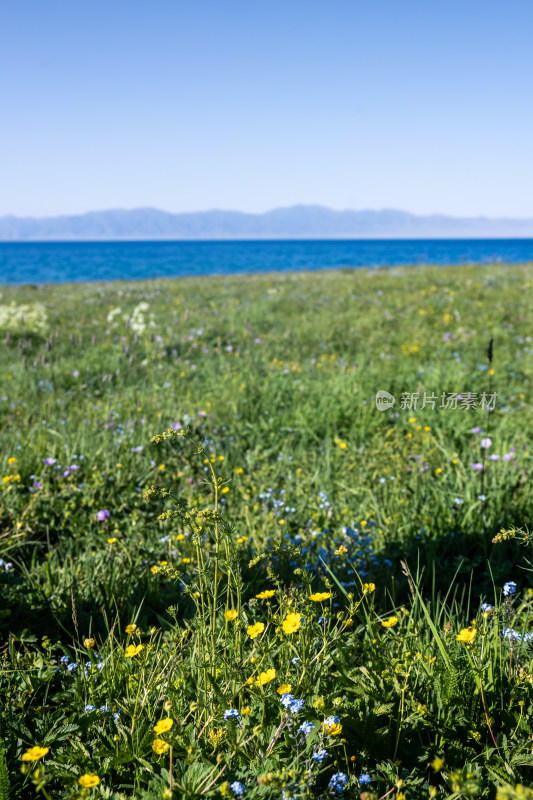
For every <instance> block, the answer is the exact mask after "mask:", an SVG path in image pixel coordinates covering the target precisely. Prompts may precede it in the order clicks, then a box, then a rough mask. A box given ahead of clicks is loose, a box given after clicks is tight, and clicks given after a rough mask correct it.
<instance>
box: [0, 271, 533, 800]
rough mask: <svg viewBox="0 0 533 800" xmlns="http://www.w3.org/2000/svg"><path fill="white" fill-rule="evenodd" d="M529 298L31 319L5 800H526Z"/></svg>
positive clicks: (3, 706)
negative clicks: (431, 399) (283, 690)
mask: <svg viewBox="0 0 533 800" xmlns="http://www.w3.org/2000/svg"><path fill="white" fill-rule="evenodd" d="M532 286H533V267H532V266H531V265H512V266H506V265H502V266H490V267H480V266H463V267H450V268H429V267H427V268H416V269H410V268H402V269H391V270H355V271H349V270H342V271H336V272H317V273H313V274H303V275H291V274H287V275H285V274H282V275H264V276H254V277H244V278H243V277H238V278H237V277H231V278H209V279H201V280H193V279H186V280H179V281H178V280H175V281H144V282H136V283H109V284H84V285H79V286H74V285H69V286H44V287H20V288H6V289H4V290H3V296H2V297H1V298H0V326H2V325H3V329H2V330H1V331H0V334H1V337H2V340H3V344H0V361H1V370H0V375H1V379H0V382H1V384H2V386H1V388H0V397H1V399H0V421H1V425H0V439H1V445H2V446H1V448H0V452H1V453H2V455H1V456H0V460H1V466H0V469H1V470H2V472H1V473H0V488H1V506H0V559H3V562H4V564H3V565H2V566H0V591H1V593H2V594H1V597H2V602H1V606H0V652H1V653H2V660H1V662H0V664H1V666H0V734H1V736H0V739H3V741H4V749H5V756H4V755H3V751H1V752H0V798H3V797H4V796H5V797H7V796H11V797H15V798H25V797H34V796H36V795H38V794H39V793H41V794H42V795H43V796H44V797H48V798H72V797H81V796H85V794H87V795H88V796H91V795H92V796H103V797H108V798H115V800H119V798H120V800H123V799H124V798H133V797H135V798H144V799H145V800H148V798H163V797H167V798H168V797H171V796H172V797H180V798H181V797H183V798H201V797H210V796H213V797H219V796H228V797H232V796H238V793H239V792H240V790H241V787H240V784H242V787H243V791H244V795H243V796H245V797H247V798H251V799H252V800H255V798H257V799H259V798H267V799H269V798H278V797H282V796H283V797H284V798H285V799H286V800H289V798H306V797H307V798H311V797H312V798H319V797H330V796H337V797H341V795H342V796H344V797H345V798H353V797H358V796H359V795H360V794H361V793H363V794H364V793H365V792H366V793H367V794H368V798H366V797H363V800H377V799H378V798H381V797H382V796H385V795H387V796H391V797H393V798H394V800H403V798H402V795H404V794H405V796H406V798H407V800H410V798H413V799H414V798H424V799H426V798H430V797H439V798H451V797H458V796H464V797H468V798H471V797H478V796H479V797H491V798H492V797H494V796H495V794H496V792H497V791H498V800H531V799H530V797H529V795H528V794H527V792H528V791H529V790H526V789H524V788H522V789H520V788H518V789H517V788H516V786H517V784H522V785H523V784H528V783H529V784H532V783H533V754H532V747H531V741H532V734H533V727H532V725H531V714H532V712H533V694H532V693H533V649H532V646H531V645H530V644H529V640H528V637H527V636H524V634H527V633H529V631H530V629H533V620H532V609H533V589H532V586H533V585H532V582H531V577H530V572H529V571H528V570H529V567H528V561H527V549H525V548H527V546H528V544H529V537H528V533H527V531H528V524H530V516H531V508H532V506H533V503H532V495H533V492H532V489H531V485H532V484H531V478H532V474H531V473H532V459H531V455H530V452H529V445H530V442H531V432H532V427H533V423H532V414H531V390H530V381H531V364H532V359H531V354H532V352H533V345H532V343H531V339H530V337H531V335H532V334H531V332H532V328H533V326H532V324H531V323H532V317H533V310H532V307H531V303H530V298H531V287H532ZM13 303H14V304H15V306H13V305H12V304H13ZM144 303H145V304H147V305H140V304H144ZM2 304H3V308H2ZM21 305H24V306H25V308H24V309H23V310H22V313H21V310H20V308H19V307H20V306H21ZM114 309H120V310H119V311H115V310H114ZM491 339H492V340H493V358H492V361H491V362H490V363H489V362H488V358H487V351H488V347H489V342H490V340H491ZM379 390H386V391H388V392H391V393H392V394H394V395H395V397H396V403H395V405H394V407H393V408H391V409H389V410H386V411H379V410H377V409H376V405H375V395H376V393H377V392H378V391H379ZM424 392H425V393H426V396H429V395H435V397H436V402H435V407H434V408H432V407H431V403H427V404H426V407H425V408H420V407H417V408H416V409H415V408H409V407H403V406H404V405H405V404H404V403H402V401H401V397H402V395H404V394H405V396H406V395H407V394H409V395H411V394H412V393H419V396H420V398H422V397H423V394H424ZM468 392H470V393H475V394H476V398H475V404H474V405H475V407H471V408H464V407H461V406H462V403H463V400H461V399H459V400H458V402H457V408H455V409H454V408H445V407H441V406H442V401H441V397H442V395H443V393H444V395H445V398H448V397H449V396H450V395H451V394H452V393H455V394H462V396H463V399H464V396H465V394H466V393H468ZM494 394H496V404H495V405H496V407H495V410H494V411H492V412H488V411H487V410H486V408H483V407H481V405H482V403H481V402H480V400H481V398H482V396H483V395H485V396H487V397H490V396H491V395H494ZM420 405H421V400H419V402H418V406H420ZM478 429H482V433H478V432H476V431H477V430H478ZM168 430H170V431H171V433H170V434H167V435H166V436H160V434H163V433H164V432H165V431H168ZM182 434H185V435H182ZM154 437H155V438H154ZM487 437H488V438H490V440H491V444H490V446H488V447H483V446H482V444H481V443H482V441H483V440H484V439H486V438H487ZM485 444H486V442H485ZM491 455H492V456H499V458H498V459H494V458H492V459H491V458H490V456H491ZM52 460H53V463H45V462H51V461H52ZM473 464H482V465H483V467H484V469H482V470H481V469H476V468H475V467H473V466H472V465H473ZM483 498H484V499H483ZM104 510H105V511H106V512H108V513H107V514H105V515H103V514H100V515H98V512H99V511H101V512H102V511H104ZM98 516H100V517H102V519H99V518H98ZM502 530H503V531H507V532H508V533H506V534H505V535H502V534H500V535H498V532H499V531H502ZM513 531H514V532H513ZM495 537H498V539H499V540H500V541H498V542H497V543H493V539H494V538H495ZM6 564H10V565H12V566H9V568H8V569H6V566H5V565H6ZM508 581H515V582H516V583H517V592H516V593H515V594H512V595H509V596H507V597H505V596H502V587H503V585H504V584H505V583H506V582H508ZM265 590H271V591H273V592H274V594H273V595H272V597H271V598H265V599H261V598H257V597H256V595H257V594H259V593H261V592H263V591H265ZM317 593H324V594H325V595H326V597H325V599H323V600H319V599H317V600H313V599H311V596H312V595H316V594H317ZM482 602H487V603H490V604H491V605H492V606H494V610H490V611H485V612H484V611H483V610H482V608H481V603H482ZM227 611H231V612H235V613H234V614H229V615H227V616H229V617H233V616H234V617H235V618H234V619H231V618H230V619H227V618H226V617H225V612H227ZM291 615H292V616H291ZM287 618H288V619H289V622H291V621H292V622H293V625H292V628H291V625H290V624H288V623H287V622H286V620H287ZM319 618H321V621H320V622H318V619H319ZM387 620H390V621H391V624H390V625H388V626H384V625H383V622H387ZM395 620H396V621H395ZM284 623H285V624H284ZM128 625H135V626H136V628H135V630H132V629H130V630H132V632H131V633H128V632H127V631H126V627H127V626H128ZM253 626H257V627H255V628H254V627H253ZM262 626H264V627H262ZM469 627H472V628H473V629H474V628H475V635H474V633H473V631H471V633H470V635H467V634H465V636H466V638H467V639H468V638H471V642H470V643H468V642H463V641H460V640H458V639H457V635H458V633H459V632H460V631H461V630H463V629H467V628H469ZM249 629H250V631H251V632H252V633H253V632H254V631H256V632H257V635H256V636H255V637H254V638H251V636H250V635H249V633H248V630H249ZM506 629H512V631H516V632H518V633H519V634H520V637H521V638H520V639H519V638H518V636H516V638H509V637H510V636H515V634H509V633H508V634H507V635H506V636H504V635H503V631H504V630H506ZM87 640H94V644H93V643H92V642H91V641H88V643H85V644H84V642H86V641H87ZM140 645H142V647H140ZM130 646H131V647H130ZM127 648H130V649H129V650H128V649H127ZM96 654H97V655H96ZM131 654H133V655H131ZM61 658H63V661H61ZM73 663H75V664H77V665H78V666H77V668H74V669H69V668H68V666H71V665H72V664H73ZM269 670H275V675H274V676H273V674H272V672H269ZM263 673H265V674H263ZM260 676H262V677H260ZM282 684H290V685H291V687H292V688H291V693H292V694H293V695H294V697H295V698H296V699H297V700H303V701H304V703H303V707H302V708H301V709H300V710H299V711H298V713H295V714H294V715H293V714H292V713H291V710H290V708H285V706H284V705H283V704H282V703H281V702H280V694H279V693H278V692H277V691H276V690H277V688H278V687H280V686H281V685H282ZM86 706H94V707H95V708H94V710H88V711H85V710H84V708H85V707H86ZM101 708H104V709H105V710H100V709H101ZM296 708H297V706H294V707H293V710H295V709H296ZM232 709H233V710H234V711H235V712H238V713H239V716H238V717H235V718H233V719H231V718H230V719H225V718H224V712H225V711H228V710H232ZM226 716H227V715H226ZM331 716H335V717H338V720H339V721H338V723H336V722H335V725H337V724H338V726H341V727H340V728H338V729H337V728H336V727H333V728H331V729H330V730H329V732H328V730H327V729H326V730H325V729H324V727H323V723H324V720H325V719H327V718H328V717H331ZM166 719H169V720H172V726H171V727H170V728H169V730H167V731H166V732H162V733H160V734H157V733H156V732H155V731H154V726H156V725H157V723H158V721H160V720H166ZM304 723H309V724H310V725H311V726H313V727H312V728H311V727H309V726H308V731H307V732H305V731H303V729H302V730H301V731H299V728H300V727H301V726H302V725H303V724H304ZM168 724H170V723H168ZM163 727H164V726H163ZM154 740H156V741H157V742H158V743H157V744H156V745H155V750H154ZM35 746H37V747H41V748H45V749H46V748H48V751H47V752H46V753H45V754H44V755H43V756H42V758H40V759H39V760H38V761H37V762H35V763H33V762H31V761H21V757H22V755H23V754H24V753H25V752H26V751H27V750H28V748H31V747H35ZM322 750H324V751H326V752H327V756H323V758H322V757H321V756H320V757H318V756H317V753H319V752H320V751H322ZM158 751H159V752H158ZM313 755H315V756H317V758H313ZM435 759H443V761H440V760H437V761H435ZM432 765H433V766H432ZM338 773H342V775H343V776H346V786H345V788H344V789H343V790H342V791H340V790H341V788H342V786H341V784H342V783H343V782H344V781H345V779H344V778H336V779H335V778H333V776H334V775H338ZM365 774H368V775H369V776H370V783H369V784H367V783H365V781H364V780H363V781H362V782H361V781H360V780H359V778H360V776H361V775H365ZM84 775H85V776H86V775H97V776H98V778H99V783H98V784H97V785H96V786H95V787H94V788H91V786H90V784H91V782H92V783H96V779H89V778H85V779H83V778H82V783H81V784H80V783H79V779H80V777H82V776H84ZM332 781H333V782H332ZM84 782H85V783H86V784H87V786H85V787H84V786H83V783H84ZM235 782H237V784H236V783H235ZM232 785H233V788H232ZM6 787H8V788H6ZM336 787H338V788H336ZM498 787H499V788H498Z"/></svg>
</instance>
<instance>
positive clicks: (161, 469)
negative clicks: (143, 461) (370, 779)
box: [159, 464, 165, 472]
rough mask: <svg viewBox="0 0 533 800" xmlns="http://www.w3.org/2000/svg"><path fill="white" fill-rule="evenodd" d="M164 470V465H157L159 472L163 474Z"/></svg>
mask: <svg viewBox="0 0 533 800" xmlns="http://www.w3.org/2000/svg"><path fill="white" fill-rule="evenodd" d="M164 469H165V465H164V464H160V465H159V470H160V472H163V470H164Z"/></svg>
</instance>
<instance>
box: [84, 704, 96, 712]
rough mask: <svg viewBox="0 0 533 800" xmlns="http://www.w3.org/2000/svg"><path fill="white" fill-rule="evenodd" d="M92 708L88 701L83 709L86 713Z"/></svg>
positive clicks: (92, 709)
mask: <svg viewBox="0 0 533 800" xmlns="http://www.w3.org/2000/svg"><path fill="white" fill-rule="evenodd" d="M94 708H95V707H94V706H92V705H91V704H90V703H87V705H86V706H85V707H84V709H83V710H84V711H85V712H87V713H88V712H89V711H94Z"/></svg>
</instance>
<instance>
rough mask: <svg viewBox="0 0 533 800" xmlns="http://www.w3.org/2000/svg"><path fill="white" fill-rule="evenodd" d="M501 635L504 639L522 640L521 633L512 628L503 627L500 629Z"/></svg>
mask: <svg viewBox="0 0 533 800" xmlns="http://www.w3.org/2000/svg"><path fill="white" fill-rule="evenodd" d="M502 636H503V638H504V639H509V641H511V639H514V640H515V641H518V642H521V641H522V634H521V633H518V631H515V630H514V629H513V628H505V629H504V630H503V631H502Z"/></svg>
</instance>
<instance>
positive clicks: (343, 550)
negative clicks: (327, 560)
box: [335, 544, 348, 556]
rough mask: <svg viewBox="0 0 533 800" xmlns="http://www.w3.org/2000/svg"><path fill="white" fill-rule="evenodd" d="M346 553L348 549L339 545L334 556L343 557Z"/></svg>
mask: <svg viewBox="0 0 533 800" xmlns="http://www.w3.org/2000/svg"><path fill="white" fill-rule="evenodd" d="M347 552H348V548H347V547H345V546H344V545H343V544H341V546H340V547H339V549H338V550H335V555H336V556H344V555H346V553H347Z"/></svg>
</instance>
